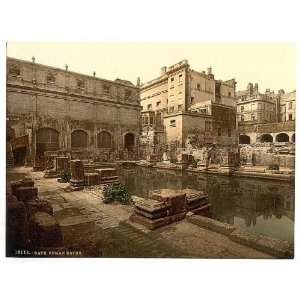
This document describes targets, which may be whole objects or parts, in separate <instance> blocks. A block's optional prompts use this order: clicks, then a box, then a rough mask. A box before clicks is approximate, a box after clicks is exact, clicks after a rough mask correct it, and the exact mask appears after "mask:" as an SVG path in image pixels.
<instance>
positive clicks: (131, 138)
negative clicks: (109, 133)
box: [124, 133, 135, 150]
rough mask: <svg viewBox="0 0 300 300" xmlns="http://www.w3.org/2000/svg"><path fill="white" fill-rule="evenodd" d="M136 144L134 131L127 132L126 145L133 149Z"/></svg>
mask: <svg viewBox="0 0 300 300" xmlns="http://www.w3.org/2000/svg"><path fill="white" fill-rule="evenodd" d="M134 144H135V136H134V134H133V133H126V134H125V136H124V145H125V148H126V149H128V150H132V148H133V147H134Z"/></svg>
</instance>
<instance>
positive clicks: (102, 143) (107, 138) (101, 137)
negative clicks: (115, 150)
mask: <svg viewBox="0 0 300 300" xmlns="http://www.w3.org/2000/svg"><path fill="white" fill-rule="evenodd" d="M97 148H112V134H111V133H110V132H109V131H106V130H102V131H100V132H99V133H98V134H97Z"/></svg>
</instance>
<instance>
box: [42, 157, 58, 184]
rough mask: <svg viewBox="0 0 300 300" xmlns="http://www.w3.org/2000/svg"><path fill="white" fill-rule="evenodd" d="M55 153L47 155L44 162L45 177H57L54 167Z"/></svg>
mask: <svg viewBox="0 0 300 300" xmlns="http://www.w3.org/2000/svg"><path fill="white" fill-rule="evenodd" d="M55 158H56V156H55V155H50V156H48V157H47V162H46V170H45V174H44V177H45V178H55V177H57V172H56V168H55Z"/></svg>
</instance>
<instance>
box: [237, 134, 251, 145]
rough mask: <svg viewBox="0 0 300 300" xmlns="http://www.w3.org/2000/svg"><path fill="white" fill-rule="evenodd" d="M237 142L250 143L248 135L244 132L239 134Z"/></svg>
mask: <svg viewBox="0 0 300 300" xmlns="http://www.w3.org/2000/svg"><path fill="white" fill-rule="evenodd" d="M239 144H250V137H249V136H248V135H245V134H242V135H240V136H239Z"/></svg>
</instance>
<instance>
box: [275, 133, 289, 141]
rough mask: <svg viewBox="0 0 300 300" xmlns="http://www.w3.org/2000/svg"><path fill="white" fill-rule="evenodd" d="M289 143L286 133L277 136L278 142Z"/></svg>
mask: <svg viewBox="0 0 300 300" xmlns="http://www.w3.org/2000/svg"><path fill="white" fill-rule="evenodd" d="M288 141H289V136H288V135H287V134H286V133H279V134H278V135H277V136H276V142H279V143H281V142H288Z"/></svg>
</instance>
